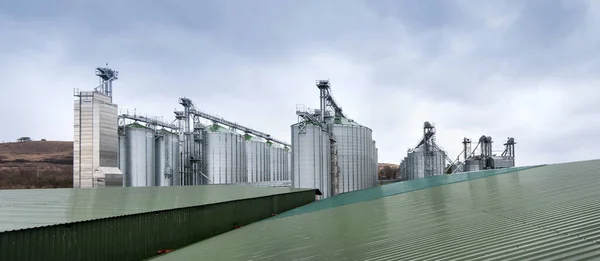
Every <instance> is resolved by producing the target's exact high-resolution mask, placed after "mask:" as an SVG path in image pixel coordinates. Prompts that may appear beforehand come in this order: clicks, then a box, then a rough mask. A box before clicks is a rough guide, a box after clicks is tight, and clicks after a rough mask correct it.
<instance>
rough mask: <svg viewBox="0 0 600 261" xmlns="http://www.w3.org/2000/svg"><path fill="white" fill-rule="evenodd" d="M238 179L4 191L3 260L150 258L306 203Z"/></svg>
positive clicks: (310, 194)
mask: <svg viewBox="0 0 600 261" xmlns="http://www.w3.org/2000/svg"><path fill="white" fill-rule="evenodd" d="M315 194H317V195H318V194H320V192H319V191H316V190H310V189H292V188H256V187H246V186H243V187H242V186H235V185H204V186H179V187H112V188H111V187H105V188H83V189H34V190H4V191H0V260H2V261H13V260H14V261H27V260H86V261H87V260H143V259H146V258H150V257H152V256H155V255H157V254H159V253H162V252H168V251H170V250H173V249H176V248H181V247H183V246H186V245H189V244H191V243H195V242H197V241H200V240H203V239H206V238H209V237H212V236H215V235H218V234H221V233H224V232H227V231H230V230H232V229H235V228H239V227H241V226H245V225H248V224H250V223H252V222H255V221H259V220H261V219H265V218H268V217H271V216H273V215H276V214H278V213H282V212H284V211H287V210H290V209H293V208H295V207H298V206H302V205H305V204H307V203H310V202H313V201H314V200H315V196H316V195H315Z"/></svg>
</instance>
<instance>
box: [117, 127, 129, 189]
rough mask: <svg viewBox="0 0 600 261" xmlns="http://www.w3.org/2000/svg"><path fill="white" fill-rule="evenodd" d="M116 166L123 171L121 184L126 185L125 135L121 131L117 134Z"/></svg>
mask: <svg viewBox="0 0 600 261" xmlns="http://www.w3.org/2000/svg"><path fill="white" fill-rule="evenodd" d="M118 160H119V162H118V167H119V169H120V170H121V172H122V173H123V185H124V186H126V185H127V176H128V175H127V136H126V135H125V134H124V133H123V134H121V135H119V154H118Z"/></svg>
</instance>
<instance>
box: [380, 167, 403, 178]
mask: <svg viewBox="0 0 600 261" xmlns="http://www.w3.org/2000/svg"><path fill="white" fill-rule="evenodd" d="M377 166H378V172H379V179H380V180H390V179H398V178H399V174H400V173H399V172H398V171H399V168H400V166H399V165H398V164H392V163H379V164H377Z"/></svg>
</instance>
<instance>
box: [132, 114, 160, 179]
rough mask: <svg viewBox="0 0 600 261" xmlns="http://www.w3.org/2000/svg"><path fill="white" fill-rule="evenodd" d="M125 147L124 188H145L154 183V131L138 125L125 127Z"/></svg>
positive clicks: (133, 124)
mask: <svg viewBox="0 0 600 261" xmlns="http://www.w3.org/2000/svg"><path fill="white" fill-rule="evenodd" d="M125 133H126V135H127V146H126V153H127V156H126V159H127V160H126V172H125V173H127V174H126V178H125V181H126V184H125V185H126V186H128V187H146V186H154V185H155V184H156V183H155V176H154V172H155V164H154V161H155V155H154V151H155V147H154V146H155V145H154V130H152V129H150V128H148V127H145V126H143V125H141V124H139V123H132V124H129V125H126V126H125Z"/></svg>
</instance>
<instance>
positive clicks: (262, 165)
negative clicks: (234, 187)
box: [246, 140, 271, 182]
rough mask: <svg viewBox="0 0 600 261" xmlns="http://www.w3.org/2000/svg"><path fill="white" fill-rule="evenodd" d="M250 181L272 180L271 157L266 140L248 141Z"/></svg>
mask: <svg viewBox="0 0 600 261" xmlns="http://www.w3.org/2000/svg"><path fill="white" fill-rule="evenodd" d="M246 159H247V172H248V182H265V181H270V175H269V173H270V169H271V163H270V161H271V158H270V154H269V148H268V146H267V144H266V143H265V142H261V141H256V140H247V141H246Z"/></svg>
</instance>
